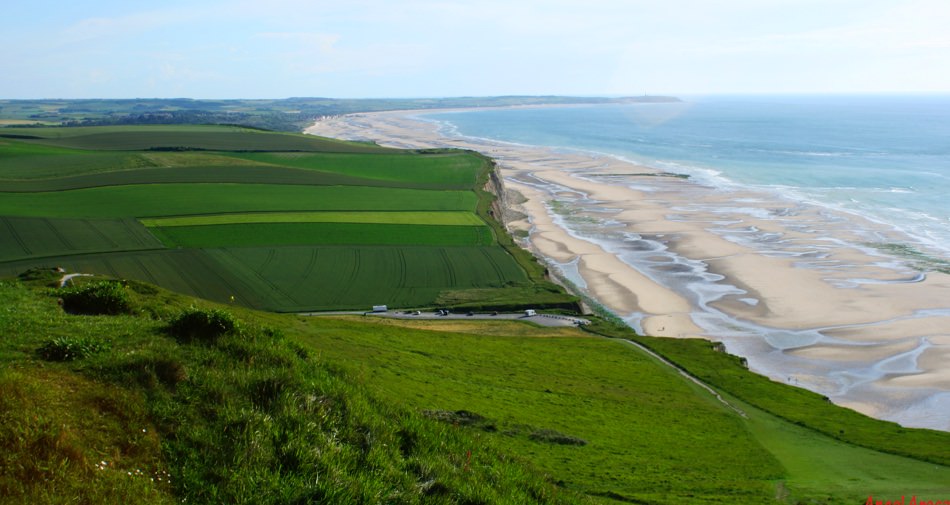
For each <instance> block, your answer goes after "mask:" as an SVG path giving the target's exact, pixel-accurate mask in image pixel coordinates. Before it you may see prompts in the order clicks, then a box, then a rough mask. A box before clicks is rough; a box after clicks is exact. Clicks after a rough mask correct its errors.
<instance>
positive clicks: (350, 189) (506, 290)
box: [0, 125, 573, 311]
mask: <svg viewBox="0 0 950 505" xmlns="http://www.w3.org/2000/svg"><path fill="white" fill-rule="evenodd" d="M490 168H491V165H490V162H489V161H488V160H486V159H485V158H484V157H482V156H479V155H477V154H474V153H469V152H461V151H431V152H424V153H416V152H412V151H400V150H394V149H383V148H379V147H376V146H372V145H368V144H359V143H350V142H338V141H334V140H330V139H321V138H317V137H312V136H305V135H291V134H279V133H273V132H265V131H260V130H252V129H246V128H239V127H231V126H228V127H221V126H187V125H183V126H136V127H120V126H110V127H77V128H19V129H18V128H5V129H3V130H2V131H0V239H3V241H2V242H0V273H2V274H4V275H16V274H18V273H19V272H21V271H23V270H26V269H27V268H29V267H31V266H59V267H63V268H66V269H68V270H71V271H77V272H87V273H99V274H104V275H111V276H115V277H120V278H132V279H141V280H144V281H147V282H151V283H155V284H158V285H160V286H163V287H166V288H169V289H173V290H176V291H178V292H181V293H187V294H191V295H195V296H199V297H202V298H207V299H210V300H216V301H220V302H229V301H230V300H232V297H233V300H234V301H235V302H236V303H240V304H243V305H247V306H250V307H258V308H266V309H269V310H275V311H295V310H300V311H310V310H322V309H343V308H346V309H362V308H367V307H368V306H370V305H372V304H376V303H386V304H389V305H392V306H395V307H410V306H411V307H417V306H432V305H433V304H435V303H436V302H437V300H459V301H460V303H462V301H464V303H468V304H475V305H479V304H480V305H484V306H487V305H491V306H498V307H503V306H518V305H519V304H523V303H526V301H525V300H524V296H523V295H524V293H526V292H528V291H532V290H534V288H535V287H536V286H537V285H538V283H539V280H538V279H536V278H535V276H536V275H537V274H536V273H535V270H536V269H537V266H536V264H534V263H532V262H531V261H529V260H528V259H526V258H525V257H523V256H522V255H521V254H519V253H518V252H517V251H515V250H513V249H512V245H511V244H510V243H509V242H510V241H509V240H507V237H503V238H504V239H505V240H504V241H499V240H498V235H499V233H503V231H502V230H501V228H500V227H498V226H497V223H493V222H492V221H491V218H490V216H488V215H487V213H486V212H485V211H484V209H485V208H486V207H487V205H488V204H487V202H488V200H489V199H490V198H492V196H491V195H490V194H488V193H486V192H484V191H483V189H482V186H483V185H484V184H485V181H487V171H488V170H490ZM479 199H483V200H485V202H482V203H480V202H479ZM136 220H139V222H136ZM143 223H144V226H143ZM317 257H319V260H316V259H315V258H317ZM261 258H270V259H267V260H262V259H261ZM529 274H530V276H529ZM407 279H409V280H408V281H407ZM315 286H318V287H319V289H314V287H315ZM466 291H470V294H469V295H465V294H464V293H466ZM572 300H573V299H572V298H571V297H570V296H567V295H564V294H563V293H554V292H552V293H550V294H548V295H547V296H546V297H545V300H544V301H545V304H546V306H570V304H571V303H573V302H572Z"/></svg>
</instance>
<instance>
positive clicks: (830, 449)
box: [295, 317, 950, 504]
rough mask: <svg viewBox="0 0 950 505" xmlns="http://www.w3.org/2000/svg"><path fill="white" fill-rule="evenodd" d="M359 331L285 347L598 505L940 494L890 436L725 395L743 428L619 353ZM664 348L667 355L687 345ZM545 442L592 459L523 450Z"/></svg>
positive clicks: (534, 332)
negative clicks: (466, 415)
mask: <svg viewBox="0 0 950 505" xmlns="http://www.w3.org/2000/svg"><path fill="white" fill-rule="evenodd" d="M364 320H365V318H354V317H350V318H334V319H332V320H326V319H324V318H319V320H307V321H302V322H300V323H299V328H298V330H297V331H296V332H295V335H298V336H299V338H300V340H301V342H302V343H305V344H306V345H308V346H311V347H312V348H313V349H316V350H319V351H320V352H321V353H323V355H324V356H327V357H330V358H332V359H334V360H338V361H341V362H344V363H348V364H349V366H350V367H351V369H352V370H354V373H356V374H358V375H360V376H361V377H364V378H365V380H366V382H367V383H368V384H370V385H371V386H372V387H373V388H374V389H375V390H377V391H379V392H380V394H381V395H382V396H383V397H384V398H388V399H389V400H390V401H395V402H400V403H401V404H403V405H405V406H407V407H409V408H411V409H416V410H445V411H457V410H466V411H470V412H474V413H476V414H478V415H480V416H482V417H484V420H483V421H481V422H479V423H477V424H475V425H474V426H473V427H472V428H469V429H470V430H472V431H475V432H479V431H480V432H482V433H483V434H484V435H485V436H487V437H489V438H491V439H492V440H494V441H495V442H496V443H497V444H498V445H499V446H500V447H504V448H506V449H507V450H510V451H512V452H515V453H517V454H522V455H525V457H526V458H527V459H528V460H530V461H531V462H532V464H534V465H536V466H537V467H538V468H540V469H542V470H543V471H544V472H546V473H548V474H550V475H551V476H552V478H553V479H554V480H556V481H562V482H563V483H564V484H563V485H564V486H565V487H566V488H567V489H570V490H574V491H577V492H581V493H584V494H587V495H589V496H591V497H594V498H597V499H598V500H602V501H603V502H604V503H651V504H652V503H696V504H705V503H723V504H724V503H756V504H760V503H762V504H764V503H786V504H795V503H803V504H805V503H854V504H859V503H865V502H866V500H867V497H868V496H869V495H871V494H873V495H874V496H875V497H881V498H885V497H891V499H895V498H896V499H900V497H901V496H902V495H907V500H908V503H909V500H910V496H911V495H912V494H916V495H917V496H918V497H928V498H929V499H936V498H941V499H942V497H944V496H946V495H947V493H950V466H946V465H939V464H934V463H931V462H926V461H922V460H920V459H913V458H907V457H901V456H897V455H893V454H889V453H888V452H884V451H893V450H894V449H895V447H896V446H897V445H899V444H900V442H898V441H895V440H893V439H890V438H888V437H886V436H885V437H881V438H879V439H877V440H875V441H874V445H873V447H875V449H877V450H874V449H867V448H863V447H858V446H855V445H852V444H849V443H847V442H843V441H841V440H835V439H833V438H831V437H829V436H826V435H824V434H822V433H820V432H819V431H816V430H814V429H813V428H812V427H811V426H810V425H808V424H804V425H803V424H801V423H799V422H790V421H788V420H785V419H782V417H779V416H778V415H775V414H774V413H770V412H769V411H765V410H761V409H758V408H756V407H754V406H752V405H751V404H748V403H745V402H742V401H739V400H736V399H735V398H733V397H731V396H730V395H726V396H727V400H729V401H730V402H731V403H732V404H733V405H735V406H738V407H739V408H740V409H742V410H743V411H745V412H746V414H747V417H741V416H740V415H738V414H737V413H736V411H734V410H732V409H731V408H728V407H726V406H725V405H723V404H722V403H720V402H718V401H717V400H716V399H715V398H713V397H712V396H711V395H710V394H709V393H708V392H706V391H705V390H703V389H700V388H699V387H698V386H695V385H694V384H692V383H691V382H688V381H686V380H684V379H683V378H682V376H680V375H679V374H678V372H677V371H675V370H673V369H671V368H669V367H667V366H665V365H662V364H661V363H659V362H658V361H656V360H655V359H653V358H652V357H650V356H648V355H646V354H644V353H643V352H641V351H640V350H638V349H636V348H634V347H633V346H631V345H629V344H627V343H625V342H623V341H620V340H611V339H602V338H597V337H591V336H590V334H587V333H585V332H581V331H578V330H573V329H572V330H568V329H558V330H552V329H547V328H538V327H532V326H530V325H527V324H525V323H517V322H510V323H501V322H497V323H493V324H492V325H490V326H487V327H486V326H485V325H484V324H483V323H481V322H473V321H408V322H401V321H380V323H378V324H379V325H380V326H382V327H383V328H381V329H379V330H375V331H374V330H370V329H368V328H366V326H365V325H364V324H363V323H361V321H364ZM405 326H411V327H405ZM570 332H573V333H570ZM623 334H624V335H627V336H631V335H632V332H623ZM658 340H662V341H663V342H665V343H667V344H668V348H670V349H676V348H678V345H677V344H678V343H680V342H681V341H680V340H677V339H658ZM682 352H683V353H689V354H690V355H691V356H693V359H694V360H695V361H696V362H700V363H701V362H704V361H707V360H715V359H716V355H720V354H721V353H718V352H715V351H713V350H712V349H711V348H708V347H707V348H705V349H702V350H701V349H698V348H692V347H691V346H686V347H683V348H682ZM721 366H722V370H723V371H724V372H728V373H729V374H731V375H734V376H735V377H737V378H738V377H742V379H743V380H744V381H754V380H757V379H758V378H759V376H756V375H755V374H753V373H751V372H749V371H748V370H745V369H743V368H742V367H741V366H739V365H738V363H730V364H722V365H721ZM690 370H691V371H692V369H690ZM763 380H767V379H763ZM733 390H734V391H735V392H736V393H737V394H742V395H743V397H746V398H749V399H754V400H753V401H754V402H755V403H760V402H763V401H769V402H772V403H773V404H777V403H781V402H783V401H785V400H791V399H793V398H796V397H797V395H798V394H799V391H800V390H798V389H797V388H793V387H789V386H785V385H782V384H778V383H774V388H772V389H771V390H770V391H767V392H764V394H765V395H767V398H763V397H761V396H759V395H761V394H763V392H761V391H759V390H757V388H756V387H752V388H744V387H743V386H742V384H737V385H736V386H735V387H734V388H733ZM826 403H827V402H826ZM814 406H815V405H804V406H802V405H799V407H805V408H808V407H814ZM823 410H824V413H823V416H824V423H825V424H834V425H836V426H837V427H838V428H839V429H844V430H847V429H848V428H849V427H850V425H851V424H850V423H853V422H855V420H856V419H857V418H860V420H861V423H862V424H865V425H867V426H868V427H873V428H875V429H877V430H880V433H882V434H883V433H887V430H888V427H889V426H890V425H891V424H892V423H887V422H883V421H876V420H873V419H870V418H867V417H865V416H861V415H859V414H856V413H854V412H853V411H850V410H847V409H844V408H841V407H837V406H834V405H832V404H827V407H825V408H823ZM488 426H490V428H487V427H488ZM542 430H553V431H555V432H558V433H560V434H563V435H568V436H571V437H576V438H579V439H582V440H584V441H585V442H586V445H570V444H568V445H561V444H555V443H542V442H538V441H537V440H535V439H532V437H531V436H530V434H531V433H537V432H540V431H542ZM903 431H905V432H906V433H907V434H909V435H913V434H916V435H922V436H924V437H932V438H931V439H930V440H925V439H918V440H917V441H916V442H915V444H916V445H915V447H916V450H917V451H919V452H921V453H924V452H927V451H940V452H942V453H943V454H945V455H946V454H948V453H947V450H946V447H947V442H948V435H947V434H946V433H942V432H932V431H929V430H914V429H904V430H903Z"/></svg>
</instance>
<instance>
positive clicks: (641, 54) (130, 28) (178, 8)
mask: <svg viewBox="0 0 950 505" xmlns="http://www.w3.org/2000/svg"><path fill="white" fill-rule="evenodd" d="M3 10H4V15H3V17H2V18H0V47H3V51H2V52H0V98H6V99H11V98H170V97H190V98H287V97H301V96H307V97H335V98H367V97H380V98H382V97H447V96H494V95H549V94H550V95H590V96H605V95H606V96H619V95H643V94H654V95H703V94H722V93H880V92H888V93H902V92H928V93H932V92H950V57H948V55H950V29H947V27H948V26H950V1H947V0H904V1H901V0H572V1H565V0H483V1H464V0H459V1H446V0H388V1H387V0H339V1H325V0H306V1H303V0H266V1H260V0H258V1H247V0H227V1H220V0H161V1H154V2H138V1H129V0H94V1H92V0H30V1H20V2H8V4H7V5H5V6H4V9H3Z"/></svg>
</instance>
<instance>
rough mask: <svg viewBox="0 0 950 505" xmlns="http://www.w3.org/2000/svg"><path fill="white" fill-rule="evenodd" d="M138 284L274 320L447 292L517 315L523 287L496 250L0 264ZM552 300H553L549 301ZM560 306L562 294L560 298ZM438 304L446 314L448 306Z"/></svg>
mask: <svg viewBox="0 0 950 505" xmlns="http://www.w3.org/2000/svg"><path fill="white" fill-rule="evenodd" d="M37 265H40V266H46V267H55V266H60V267H63V268H65V269H67V270H69V271H71V272H86V273H98V274H102V275H109V276H112V277H115V278H119V279H141V280H144V281H147V282H151V283H154V284H158V285H161V286H162V287H164V288H166V289H170V290H173V291H176V292H178V293H184V294H188V295H192V296H197V297H200V298H204V299H207V300H213V301H217V302H220V303H230V302H231V301H232V300H231V297H232V296H233V297H234V303H236V304H239V305H243V306H247V307H256V308H262V309H266V310H274V311H280V312H300V311H312V310H334V309H355V310H366V309H368V308H369V307H370V306H372V305H374V304H388V305H390V306H393V307H425V306H432V305H434V304H435V303H436V302H437V301H438V300H440V296H441V295H442V294H443V293H446V292H449V293H451V292H464V291H466V290H471V289H476V292H479V291H481V290H483V289H490V290H491V291H493V292H494V291H496V290H500V291H502V292H503V293H507V294H508V295H509V296H507V297H504V298H502V297H499V296H498V295H497V294H492V296H485V297H484V299H485V300H487V303H490V305H489V306H490V307H494V308H500V307H505V306H520V305H521V304H523V303H524V300H525V296H530V295H531V290H530V288H527V287H525V284H526V283H527V278H526V277H525V275H524V272H523V271H522V270H521V269H520V268H519V267H518V265H517V264H516V263H515V262H514V261H512V259H511V257H510V256H508V255H507V254H506V253H505V252H504V251H503V250H502V249H500V248H498V247H463V246H454V247H425V246H382V247H381V246H351V247H345V246H287V247H241V248H210V249H171V250H158V251H142V252H134V251H130V252H124V253H113V254H86V255H74V256H62V257H52V258H46V259H45V260H43V261H41V262H40V261H36V260H24V261H14V262H6V263H0V276H15V275H17V274H19V273H20V272H23V271H25V270H27V269H28V268H30V267H33V266H37ZM551 296H556V294H552V295H551ZM561 299H562V300H563V295H562V298H561ZM444 305H450V304H449V303H445V304H444Z"/></svg>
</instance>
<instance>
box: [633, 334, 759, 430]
mask: <svg viewBox="0 0 950 505" xmlns="http://www.w3.org/2000/svg"><path fill="white" fill-rule="evenodd" d="M623 341H624V342H626V343H628V344H630V345H632V346H634V347H636V348H638V349H640V350H641V351H643V352H645V353H647V354H649V355H650V356H653V357H654V358H656V359H657V360H658V361H660V362H661V363H663V364H665V365H667V366H669V367H670V368H673V369H674V370H676V371H677V372H679V374H680V375H682V376H683V377H686V378H687V379H689V380H691V381H693V383H694V384H696V385H697V386H699V387H701V388H703V389H705V390H706V391H709V394H711V395H713V396H715V397H716V399H717V400H719V402H720V403H722V404H723V405H725V406H726V407H729V408H730V409H732V410H734V411H735V412H736V413H737V414H739V415H740V416H742V417H745V418H748V417H749V416H747V415H746V413H745V412H743V411H742V409H740V408H739V407H736V406H735V405H733V404H731V403H729V402H727V401H726V400H725V399H724V398H723V397H722V395H720V394H719V392H718V391H716V390H715V389H713V388H712V387H711V386H709V385H708V384H706V383H705V382H703V381H701V380H699V379H697V378H696V377H693V376H692V375H690V374H688V373H686V371H685V370H683V369H682V368H680V367H678V366H676V364H675V363H673V362H671V361H669V360H667V359H666V358H664V357H663V356H660V355H659V354H657V353H655V352H653V351H651V350H650V349H648V348H647V347H645V346H643V345H642V344H638V343H637V342H634V341H632V340H627V339H623Z"/></svg>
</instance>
